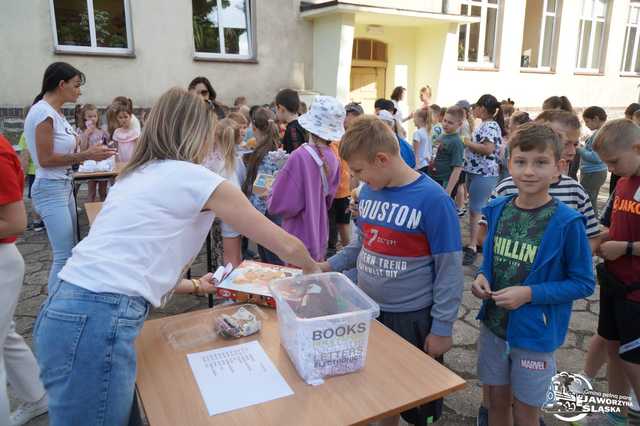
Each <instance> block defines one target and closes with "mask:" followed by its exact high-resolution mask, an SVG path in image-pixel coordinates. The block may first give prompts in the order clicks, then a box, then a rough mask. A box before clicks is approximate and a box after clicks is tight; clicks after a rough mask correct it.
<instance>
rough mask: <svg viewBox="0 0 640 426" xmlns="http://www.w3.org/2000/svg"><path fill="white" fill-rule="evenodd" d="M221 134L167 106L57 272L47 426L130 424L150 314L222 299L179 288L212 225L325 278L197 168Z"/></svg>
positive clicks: (245, 203)
mask: <svg viewBox="0 0 640 426" xmlns="http://www.w3.org/2000/svg"><path fill="white" fill-rule="evenodd" d="M214 123H215V118H214V116H213V113H209V111H208V108H207V106H206V104H204V103H203V102H202V100H200V99H199V98H198V97H196V96H195V95H191V94H188V93H187V92H186V91H184V90H183V89H179V88H174V89H171V90H170V91H168V92H167V93H165V94H164V95H162V96H161V97H160V99H159V100H158V102H157V103H156V105H155V106H154V107H153V108H152V110H151V112H150V113H149V118H148V120H147V122H146V124H145V129H144V131H143V132H142V136H141V138H140V141H139V144H140V149H138V150H136V152H135V154H134V156H133V158H132V159H131V161H130V162H129V163H128V164H127V166H126V167H125V169H124V170H123V171H122V173H121V174H120V176H119V177H118V179H117V181H116V184H115V185H114V186H113V187H112V188H111V190H110V191H109V194H108V196H107V199H106V201H105V202H104V204H103V207H102V210H101V211H100V213H99V214H98V216H97V217H96V219H95V222H94V223H93V225H92V227H91V231H90V232H89V235H88V236H87V237H86V238H85V239H83V240H82V241H81V242H80V243H79V244H78V245H77V246H76V247H75V248H74V250H73V255H72V256H71V258H70V259H69V260H68V261H67V264H66V265H65V266H64V268H63V269H62V271H61V272H60V278H61V282H60V284H59V286H58V288H57V289H56V292H55V293H54V294H52V295H50V296H49V298H48V300H47V302H46V303H45V305H44V307H43V309H42V311H41V312H40V314H39V315H38V319H37V321H36V325H35V328H34V342H35V345H36V348H37V353H38V362H39V364H40V369H41V377H42V381H43V383H44V385H45V388H46V389H47V392H48V395H49V422H50V423H51V424H70V425H71V424H73V425H75V424H82V425H91V424H103V422H104V421H106V422H107V423H108V424H112V425H125V424H127V423H128V420H129V413H130V410H131V405H132V401H133V391H134V385H135V378H136V353H135V345H134V343H135V340H136V337H137V336H138V334H139V332H140V330H141V329H142V325H143V323H144V320H145V317H146V316H147V313H148V311H149V307H150V305H153V306H161V305H162V304H163V303H164V302H166V301H167V300H168V299H169V297H170V296H171V295H172V293H173V292H174V291H175V292H178V293H188V292H194V293H211V292H212V291H213V290H214V285H213V282H212V278H211V274H207V275H205V276H204V277H202V278H200V279H193V280H187V279H182V276H183V275H184V273H185V271H186V270H187V269H188V268H189V266H190V264H191V262H192V261H193V259H195V257H196V256H197V255H198V253H199V251H200V249H201V247H202V244H203V243H204V241H205V238H206V235H207V233H208V232H209V229H211V225H212V223H213V220H214V217H216V216H218V217H220V219H221V220H223V221H224V222H225V223H228V224H230V225H231V226H233V227H234V228H235V229H236V230H237V231H238V232H240V233H242V234H243V235H246V236H247V237H248V238H249V239H251V240H253V241H256V242H257V243H259V244H261V245H263V246H266V247H267V248H268V249H269V250H272V251H273V252H275V253H276V254H277V255H278V256H279V257H280V258H282V259H283V260H284V261H285V262H287V263H291V264H293V265H297V266H299V267H301V268H302V269H303V271H304V272H305V273H309V272H319V271H320V270H319V268H318V267H317V265H316V263H315V262H314V261H313V259H311V256H310V255H309V252H308V251H307V250H306V248H305V247H304V245H303V244H302V243H301V242H300V240H298V239H297V238H295V237H293V236H291V235H289V234H287V233H286V232H285V231H283V230H282V229H281V228H280V227H278V226H277V225H275V224H273V223H272V222H271V221H270V220H269V219H267V218H266V217H265V216H263V215H262V214H261V213H259V212H258V211H257V210H256V209H255V208H253V206H252V205H251V204H250V203H249V200H247V198H246V197H245V196H244V194H243V193H242V192H241V191H240V189H239V188H237V187H236V186H234V185H233V184H231V183H229V182H227V181H225V180H224V179H223V178H222V177H220V176H219V175H217V174H215V173H213V172H212V171H210V170H208V169H206V168H205V167H204V166H202V165H201V163H202V162H203V160H204V158H205V156H206V154H207V153H208V152H210V151H211V148H212V140H211V139H212V134H213V125H214ZM159 188H160V190H159ZM221 391H224V390H223V389H221Z"/></svg>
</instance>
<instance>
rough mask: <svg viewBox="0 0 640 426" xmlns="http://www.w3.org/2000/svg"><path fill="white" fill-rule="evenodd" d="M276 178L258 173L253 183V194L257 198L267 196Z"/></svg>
mask: <svg viewBox="0 0 640 426" xmlns="http://www.w3.org/2000/svg"><path fill="white" fill-rule="evenodd" d="M275 179H276V177H275V176H274V175H268V174H265V173H259V174H258V176H256V180H255V182H254V183H253V193H254V194H255V195H257V196H258V197H263V196H267V195H268V194H269V191H270V190H271V187H272V186H273V182H274V181H275Z"/></svg>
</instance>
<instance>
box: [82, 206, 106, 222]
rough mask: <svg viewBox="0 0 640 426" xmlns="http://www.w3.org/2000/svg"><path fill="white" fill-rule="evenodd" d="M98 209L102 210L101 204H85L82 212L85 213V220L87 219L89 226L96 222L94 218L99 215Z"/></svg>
mask: <svg viewBox="0 0 640 426" xmlns="http://www.w3.org/2000/svg"><path fill="white" fill-rule="evenodd" d="M100 209H102V203H101V202H99V201H98V202H95V203H85V204H84V211H85V212H87V219H89V226H91V225H93V221H95V220H96V216H98V213H100Z"/></svg>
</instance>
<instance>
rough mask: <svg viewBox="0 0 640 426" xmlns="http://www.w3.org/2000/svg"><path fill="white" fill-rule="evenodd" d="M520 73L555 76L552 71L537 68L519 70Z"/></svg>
mask: <svg viewBox="0 0 640 426" xmlns="http://www.w3.org/2000/svg"><path fill="white" fill-rule="evenodd" d="M520 72H521V73H524V74H555V73H556V72H555V71H553V70H545V69H539V68H520Z"/></svg>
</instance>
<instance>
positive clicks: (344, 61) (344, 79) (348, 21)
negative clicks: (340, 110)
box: [313, 15, 355, 103]
mask: <svg viewBox="0 0 640 426" xmlns="http://www.w3.org/2000/svg"><path fill="white" fill-rule="evenodd" d="M354 25H355V24H354V17H353V15H332V16H327V17H322V18H318V19H316V20H315V21H314V24H313V63H314V64H315V69H314V73H313V90H314V91H316V92H318V93H321V94H323V95H327V96H335V97H336V98H338V99H339V100H340V101H341V102H343V103H345V102H348V99H349V75H350V73H351V51H352V48H353V39H354Z"/></svg>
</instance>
